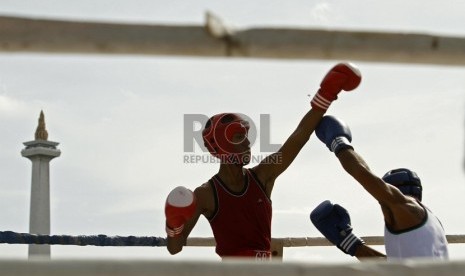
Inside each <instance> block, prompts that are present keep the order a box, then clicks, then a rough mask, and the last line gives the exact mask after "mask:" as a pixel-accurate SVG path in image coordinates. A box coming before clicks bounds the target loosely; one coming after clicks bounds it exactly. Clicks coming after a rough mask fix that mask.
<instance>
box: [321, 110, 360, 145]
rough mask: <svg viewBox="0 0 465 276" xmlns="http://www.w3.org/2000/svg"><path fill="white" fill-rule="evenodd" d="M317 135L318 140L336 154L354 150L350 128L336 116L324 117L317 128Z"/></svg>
mask: <svg viewBox="0 0 465 276" xmlns="http://www.w3.org/2000/svg"><path fill="white" fill-rule="evenodd" d="M315 133H316V136H317V137H318V139H320V141H321V142H323V143H325V144H326V146H327V147H328V148H329V150H330V151H332V152H334V153H335V154H338V153H339V151H341V150H343V149H347V148H351V149H353V147H352V145H351V144H350V142H351V141H352V133H351V132H350V128H349V126H348V125H346V124H345V123H344V122H343V121H341V120H340V119H338V118H336V117H334V116H329V115H328V116H324V117H323V118H322V119H321V121H320V123H319V124H318V126H317V127H316V129H315Z"/></svg>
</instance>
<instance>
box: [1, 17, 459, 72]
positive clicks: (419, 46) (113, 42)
mask: <svg viewBox="0 0 465 276" xmlns="http://www.w3.org/2000/svg"><path fill="white" fill-rule="evenodd" d="M0 52H42V53H84V54H135V55H141V54H142V55H174V56H203V57H243V58H274V59H313V60H328V59H331V60H354V61H356V60H358V61H368V62H394V63H425V64H442V65H465V38H464V37H449V36H439V35H431V34H417V33H387V32H384V33H383V32H363V31H340V30H317V29H286V28H252V29H245V30H237V31H231V30H229V29H227V28H226V27H224V26H222V25H221V21H220V20H218V19H217V18H214V17H212V16H208V15H207V20H206V24H205V26H175V25H171V26H168V25H148V24H122V23H103V22H77V21H63V20H44V19H32V18H18V17H5V16H0Z"/></svg>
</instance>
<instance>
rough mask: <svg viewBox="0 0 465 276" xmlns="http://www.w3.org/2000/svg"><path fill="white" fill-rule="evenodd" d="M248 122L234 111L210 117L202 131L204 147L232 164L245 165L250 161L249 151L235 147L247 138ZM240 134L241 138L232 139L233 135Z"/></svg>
mask: <svg viewBox="0 0 465 276" xmlns="http://www.w3.org/2000/svg"><path fill="white" fill-rule="evenodd" d="M248 131H249V122H247V121H246V120H244V119H243V118H242V117H241V115H239V114H236V113H221V114H217V115H215V116H213V117H211V118H210V119H209V120H208V121H207V123H206V125H205V128H204V130H203V131H202V137H203V141H204V144H205V147H206V148H207V149H208V151H209V152H210V153H211V154H212V155H213V156H215V157H217V158H220V159H221V160H222V161H224V162H230V163H232V164H239V165H247V164H248V163H249V161H250V151H247V150H244V149H240V148H237V147H236V145H237V144H240V143H241V142H242V141H243V140H245V139H247V132H248ZM235 135H240V137H242V140H239V141H234V140H233V139H234V136H235Z"/></svg>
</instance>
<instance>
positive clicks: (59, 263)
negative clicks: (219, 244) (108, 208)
mask: <svg viewBox="0 0 465 276" xmlns="http://www.w3.org/2000/svg"><path fill="white" fill-rule="evenodd" d="M329 261H330V260H329ZM0 267H1V269H0V276H3V275H5V276H6V275H15V276H29V275H35V276H58V275H59V276H62V275H66V276H78V275H86V276H94V275H95V276H96V275H98V276H106V275H108V276H110V275H111V276H120V275H121V276H123V275H124V276H126V275H133V276H145V275H147V276H149V275H150V276H153V275H164V276H179V275H189V276H197V275H198V276H213V275H222V276H229V275H231V276H246V275H257V276H261V275H263V276H265V275H266V276H282V275H286V276H303V275H312V276H328V275H345V276H359V275H360V276H361V275H371V276H377V275H379V276H381V275H396V276H428V275H447V276H462V275H463V272H464V271H465V262H464V261H431V260H423V261H422V260H415V261H414V260H412V261H403V262H401V261H398V262H385V261H367V262H354V263H332V264H331V263H324V264H321V263H320V264H319V263H315V262H313V263H312V262H299V263H298V262H289V263H286V262H274V261H271V262H270V261H268V262H260V261H253V260H240V259H232V260H225V261H210V262H207V261H153V260H146V261H142V260H126V261H125V260H82V259H81V260H49V261H47V260H40V259H37V260H34V259H32V260H0Z"/></svg>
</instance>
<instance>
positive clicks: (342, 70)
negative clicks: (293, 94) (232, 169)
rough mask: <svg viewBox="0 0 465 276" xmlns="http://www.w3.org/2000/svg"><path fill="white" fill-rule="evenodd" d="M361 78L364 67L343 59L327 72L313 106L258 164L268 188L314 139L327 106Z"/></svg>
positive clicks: (258, 174)
mask: <svg viewBox="0 0 465 276" xmlns="http://www.w3.org/2000/svg"><path fill="white" fill-rule="evenodd" d="M360 82H361V74H360V71H359V70H358V69H357V68H356V67H355V66H354V65H352V64H348V63H339V64H337V65H336V66H334V67H333V68H332V69H331V70H330V71H329V72H328V73H327V74H326V76H325V77H324V78H323V80H322V82H321V84H320V89H319V90H318V92H317V93H316V95H315V96H314V97H313V99H312V101H311V107H312V108H311V110H310V111H309V112H307V114H305V116H304V117H303V118H302V120H301V121H300V123H299V125H298V126H297V128H296V129H295V130H294V132H293V133H292V134H291V135H290V136H289V138H288V139H287V140H286V141H285V142H284V144H283V145H282V147H281V148H280V149H279V150H278V152H276V153H274V154H272V155H270V156H268V157H267V158H265V159H264V160H263V161H262V162H261V163H260V164H259V165H258V166H257V167H255V168H254V170H255V173H256V174H257V176H258V178H259V179H260V180H261V181H262V183H264V184H265V186H267V189H268V188H270V187H272V185H273V184H274V180H275V179H276V178H277V177H278V176H279V175H280V174H281V173H282V172H284V171H285V170H286V169H287V168H288V167H289V165H290V164H291V163H292V162H293V161H294V159H295V157H296V156H297V154H298V153H299V152H300V150H301V149H302V147H303V146H304V145H305V143H307V141H308V140H309V139H310V135H311V134H312V133H313V131H314V130H315V128H316V126H317V125H318V123H319V122H320V120H321V118H322V117H323V115H324V113H325V112H326V110H327V109H328V108H329V106H330V105H331V103H332V102H333V101H334V100H336V99H337V95H338V94H339V93H340V92H341V91H342V90H344V91H351V90H353V89H355V88H357V86H358V85H359V84H360ZM276 160H279V162H276Z"/></svg>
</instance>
